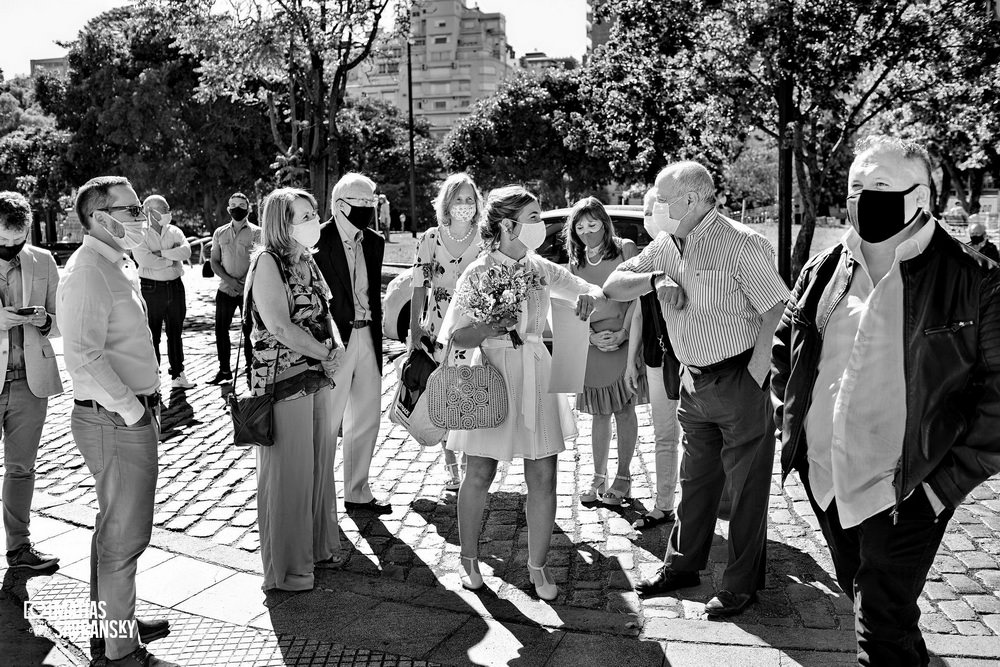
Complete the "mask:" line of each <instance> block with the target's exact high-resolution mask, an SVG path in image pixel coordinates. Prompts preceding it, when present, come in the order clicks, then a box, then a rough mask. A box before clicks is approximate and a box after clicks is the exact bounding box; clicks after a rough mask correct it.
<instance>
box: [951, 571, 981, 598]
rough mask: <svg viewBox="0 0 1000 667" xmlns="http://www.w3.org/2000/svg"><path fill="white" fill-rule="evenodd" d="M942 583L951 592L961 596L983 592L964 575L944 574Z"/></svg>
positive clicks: (978, 585) (979, 586)
mask: <svg viewBox="0 0 1000 667" xmlns="http://www.w3.org/2000/svg"><path fill="white" fill-rule="evenodd" d="M944 581H945V583H946V584H948V586H949V587H950V588H951V589H952V590H954V591H955V592H956V593H959V594H961V595H968V594H974V593H982V592H983V587H982V586H981V585H980V584H979V583H978V582H976V581H975V580H974V579H972V578H971V577H968V576H966V575H964V574H946V575H944Z"/></svg>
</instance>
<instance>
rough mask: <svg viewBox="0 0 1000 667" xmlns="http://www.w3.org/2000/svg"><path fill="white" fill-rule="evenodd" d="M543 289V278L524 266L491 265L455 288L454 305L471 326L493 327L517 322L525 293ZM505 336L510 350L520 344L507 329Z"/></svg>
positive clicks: (511, 331)
mask: <svg viewBox="0 0 1000 667" xmlns="http://www.w3.org/2000/svg"><path fill="white" fill-rule="evenodd" d="M544 285H545V280H544V278H542V276H540V275H538V273H536V272H535V271H532V270H531V269H530V268H528V267H527V266H523V265H520V264H493V265H491V266H490V267H489V268H488V269H487V270H486V271H483V272H482V273H476V274H473V275H471V276H469V279H468V280H467V281H465V283H464V284H462V285H460V286H459V289H458V292H456V293H455V299H456V301H455V303H456V305H457V306H458V307H459V308H461V309H462V312H464V313H465V314H466V315H468V316H469V317H470V318H471V319H472V320H473V321H474V322H477V323H480V324H493V323H496V322H499V321H500V320H503V319H506V318H513V319H517V316H518V315H519V314H520V313H521V304H523V303H525V302H526V301H527V299H528V293H529V292H531V291H532V290H536V289H541V288H542V287H543V286H544ZM507 334H508V335H509V336H510V341H511V343H513V344H514V347H520V346H521V345H522V344H523V342H524V341H522V340H521V337H520V336H519V335H518V333H517V331H515V330H513V329H511V330H510V331H508V332H507Z"/></svg>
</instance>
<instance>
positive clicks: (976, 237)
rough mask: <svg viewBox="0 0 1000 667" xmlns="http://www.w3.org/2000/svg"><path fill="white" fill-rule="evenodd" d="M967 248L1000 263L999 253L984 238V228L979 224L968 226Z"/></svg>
mask: <svg viewBox="0 0 1000 667" xmlns="http://www.w3.org/2000/svg"><path fill="white" fill-rule="evenodd" d="M969 247H970V248H972V249H973V250H975V251H976V252H978V253H979V254H981V255H985V256H986V257H989V258H990V259H992V260H993V261H994V262H1000V252H998V251H997V247H996V246H995V245H993V243H992V242H991V241H990V239H989V237H988V236H986V226H985V225H983V223H981V222H973V223H972V224H971V225H969Z"/></svg>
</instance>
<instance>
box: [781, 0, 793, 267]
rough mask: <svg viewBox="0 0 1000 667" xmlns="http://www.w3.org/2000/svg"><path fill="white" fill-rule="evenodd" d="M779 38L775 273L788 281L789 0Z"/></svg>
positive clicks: (789, 160) (785, 6)
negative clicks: (776, 253)
mask: <svg viewBox="0 0 1000 667" xmlns="http://www.w3.org/2000/svg"><path fill="white" fill-rule="evenodd" d="M782 11H783V12H785V16H784V19H785V20H784V21H782V25H783V29H782V30H781V32H780V39H781V42H782V49H781V52H782V63H781V65H782V67H781V69H782V74H781V79H780V80H779V81H778V274H779V275H780V276H781V277H782V279H784V281H785V283H786V284H787V285H789V286H790V285H791V280H792V137H791V136H789V135H790V127H789V123H790V122H791V120H792V78H791V72H790V71H789V70H790V67H791V62H790V59H789V57H788V54H789V53H790V51H791V44H790V43H789V40H790V39H791V38H792V35H791V29H792V3H791V2H788V1H787V0H786V1H785V3H784V6H783V7H782Z"/></svg>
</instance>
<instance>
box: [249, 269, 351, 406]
mask: <svg viewBox="0 0 1000 667" xmlns="http://www.w3.org/2000/svg"><path fill="white" fill-rule="evenodd" d="M265 252H269V253H270V254H271V256H272V257H274V259H275V261H276V262H277V264H278V268H279V271H281V276H282V280H283V282H284V284H285V291H286V293H287V294H288V303H289V307H290V319H291V321H292V324H294V325H296V326H299V327H301V328H302V329H304V330H306V331H307V332H309V334H311V335H312V336H313V337H314V338H315V339H316V340H319V341H324V340H328V339H329V338H330V330H329V329H328V325H327V318H328V317H329V316H330V306H329V303H330V298H331V297H332V294H331V293H330V288H329V287H327V284H326V281H325V280H323V276H322V274H320V272H319V267H317V266H316V262H315V261H314V260H313V258H312V255H306V257H305V260H304V262H305V264H306V266H307V267H308V271H309V283H308V284H306V282H305V281H304V280H303V279H302V278H301V277H299V275H298V274H297V273H296V272H295V271H290V270H289V269H288V267H287V265H286V264H285V262H284V261H282V260H281V259H280V258H279V257H278V256H277V255H276V254H275V253H273V252H270V251H265ZM261 254H263V253H261ZM258 258H259V256H258ZM255 264H256V262H255ZM254 269H256V266H254ZM254 273H256V271H254ZM251 312H252V314H253V329H252V330H251V332H250V342H251V344H252V345H253V359H252V362H251V369H250V373H249V383H250V392H251V393H252V394H253V395H254V396H261V395H263V394H264V390H265V388H266V387H267V386H268V385H270V384H272V383H273V382H274V378H275V377H276V376H280V375H281V374H282V373H284V372H285V371H287V370H288V369H289V368H291V367H292V366H294V365H296V364H304V370H308V371H310V372H309V376H310V377H309V378H300V377H299V375H295V376H293V377H290V378H287V379H285V380H282V381H281V382H279V383H278V386H277V387H276V388H275V398H276V399H279V400H284V399H289V398H297V397H298V396H303V395H306V394H310V393H313V392H315V391H316V390H318V389H319V388H320V387H323V386H327V385H329V384H330V380H329V379H328V378H326V376H325V375H323V371H322V365H321V364H320V362H319V360H318V359H313V358H311V357H306V356H304V355H302V354H299V353H298V352H296V351H295V350H292V349H289V348H287V347H285V346H284V345H282V344H281V343H279V342H278V339H277V338H275V337H274V335H273V334H272V333H271V332H270V331H268V330H267V329H266V328H265V327H264V323H263V321H262V320H261V319H260V314H259V313H258V311H257V306H256V304H251ZM276 363H277V367H275V364H276ZM316 373H319V375H321V376H322V377H318V376H316ZM303 380H308V382H305V383H303ZM289 381H294V382H293V383H291V384H289Z"/></svg>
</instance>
